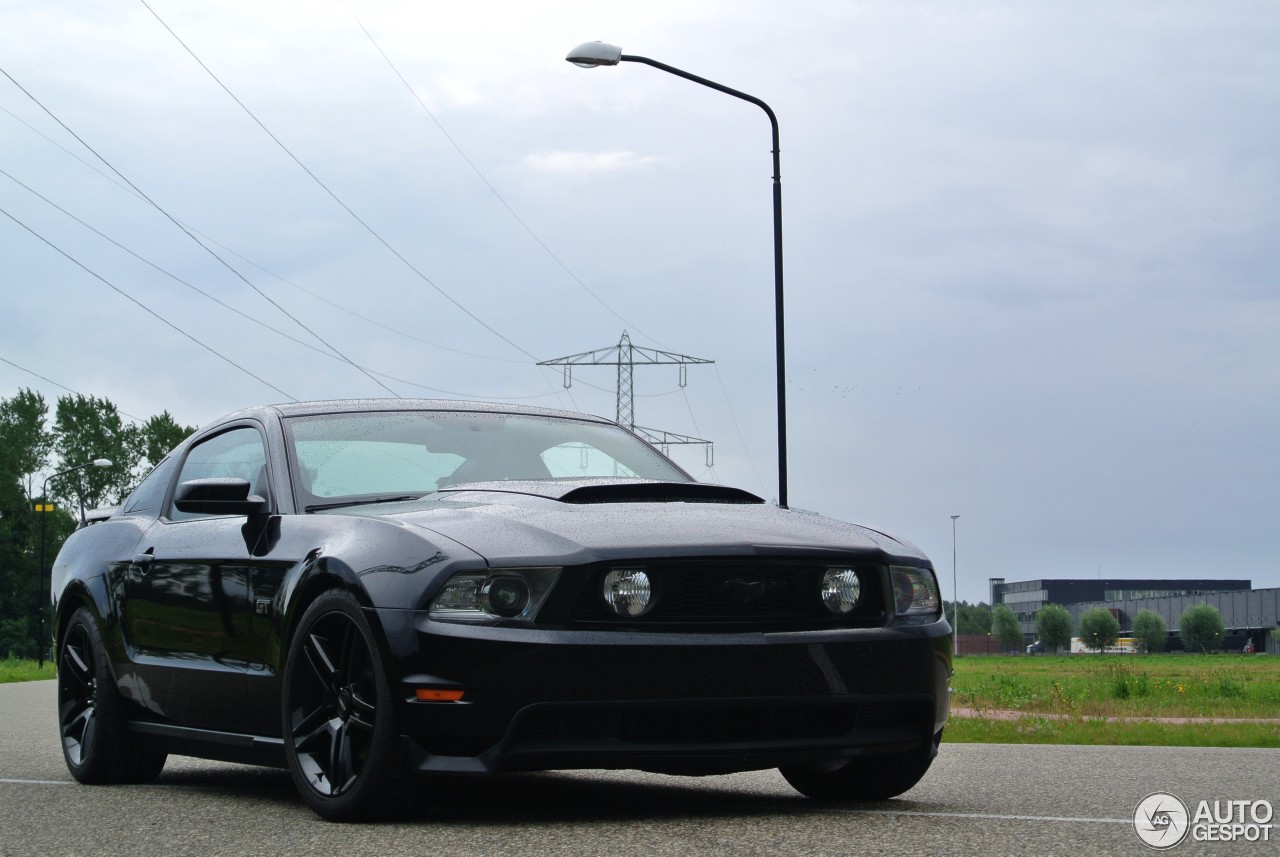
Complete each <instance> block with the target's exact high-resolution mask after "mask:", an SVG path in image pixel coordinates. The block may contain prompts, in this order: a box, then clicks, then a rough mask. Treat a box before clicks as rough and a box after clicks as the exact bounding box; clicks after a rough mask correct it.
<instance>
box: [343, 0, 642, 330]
mask: <svg viewBox="0 0 1280 857" xmlns="http://www.w3.org/2000/svg"><path fill="white" fill-rule="evenodd" d="M343 5H344V6H346V8H347V12H349V13H350V14H351V17H352V18H353V19H355V22H356V25H357V26H358V27H360V29H361V30H362V31H364V34H365V36H367V37H368V39H369V41H370V42H371V43H372V44H373V47H374V48H375V49H376V50H377V51H378V53H379V54H381V55H382V58H383V59H384V60H386V63H387V65H388V66H389V67H390V68H391V71H392V72H393V73H394V74H395V76H396V77H398V78H399V79H400V82H401V83H403V84H404V88H405V89H407V90H409V94H410V95H412V96H413V99H414V100H415V101H417V102H418V106H419V107H421V108H422V110H423V112H424V113H426V114H427V116H429V117H430V118H431V121H432V122H434V123H435V125H436V127H437V128H439V129H440V133H441V134H443V135H444V138H445V139H446V140H448V141H449V144H450V145H451V146H453V148H454V150H455V151H457V153H458V155H459V156H461V158H462V160H464V161H466V162H467V166H469V167H471V171H472V172H474V173H475V174H476V176H477V177H479V179H480V181H482V182H484V186H485V187H487V188H488V189H489V191H490V193H492V194H493V195H494V196H495V197H497V199H498V202H500V203H502V207H503V208H505V209H506V210H507V212H508V213H509V214H510V215H511V216H512V217H514V218H515V221H516V223H519V224H520V226H521V227H522V228H523V229H524V231H525V232H527V233H529V237H530V238H532V239H533V240H534V242H535V243H536V244H537V245H538V246H539V247H541V248H542V249H543V250H544V251H546V254H547V255H548V256H550V257H551V258H552V259H553V260H554V261H555V263H556V264H557V265H559V266H560V268H561V269H562V270H563V271H564V272H565V273H566V274H568V275H569V278H570V279H572V280H573V281H574V282H575V283H577V284H578V285H579V286H581V287H582V290H583V291H585V292H586V293H587V294H589V295H591V297H593V298H595V300H596V302H597V303H599V304H600V306H602V307H604V308H605V309H606V310H608V311H609V312H610V313H611V314H612V315H613V317H614V318H616V319H618V320H619V321H621V322H623V323H624V324H626V325H627V327H628V328H629V329H631V330H634V331H636V333H639V334H640V335H641V336H643V337H644V338H645V339H648V340H650V341H651V342H655V343H657V344H658V345H662V343H661V342H658V340H656V339H654V338H653V337H652V336H650V335H649V334H647V333H645V332H644V331H643V330H641V329H640V328H639V327H638V326H637V325H636V324H635V323H634V322H631V321H629V320H628V319H626V318H623V317H622V315H621V314H619V313H618V311H617V310H615V309H614V308H613V307H611V306H609V304H607V303H605V300H604V298H602V297H600V296H599V295H598V294H596V293H595V292H594V291H593V290H592V289H591V287H590V286H588V285H587V284H586V283H584V282H583V281H582V279H581V278H580V277H579V276H578V275H577V274H575V273H574V272H573V271H572V270H570V268H569V266H568V265H566V264H565V263H564V261H563V260H562V259H561V258H560V257H559V256H557V255H556V254H555V253H554V252H553V251H552V249H551V248H550V247H548V246H547V245H546V243H545V242H544V241H543V240H542V239H541V238H539V237H538V234H537V233H536V232H534V231H533V228H532V227H531V226H529V224H528V223H526V222H525V221H524V218H523V217H521V216H520V215H519V214H517V213H516V210H515V209H514V208H512V207H511V205H510V203H508V202H507V200H506V199H505V198H504V197H503V196H502V194H501V193H499V192H498V189H497V188H496V187H494V186H493V185H492V184H491V183H490V181H489V180H488V179H487V178H485V175H484V173H482V172H480V168H479V167H477V166H476V165H475V162H473V161H472V160H471V158H469V157H467V153H466V152H464V151H463V150H462V147H461V146H459V145H458V141H457V140H455V139H453V136H452V135H451V134H450V133H449V132H448V131H447V130H445V127H444V124H443V123H441V121H440V120H439V119H438V118H437V117H436V115H435V114H434V113H432V112H431V108H429V107H427V105H426V102H424V101H423V100H422V97H421V96H419V95H418V93H417V91H415V90H414V88H413V87H412V86H411V85H410V84H409V81H408V80H406V79H405V76H404V75H403V74H401V73H400V69H398V68H396V64H395V63H393V62H392V61H391V57H389V56H387V52H386V51H384V50H383V49H382V45H380V44H378V41H377V39H375V38H374V37H373V34H372V33H370V32H369V30H368V28H367V27H365V25H364V23H363V22H362V21H361V20H360V18H359V17H357V16H356V13H355V12H352V11H351V7H350V6H348V5H347V4H345V3H344V4H343ZM663 347H664V348H665V347H666V346H663Z"/></svg>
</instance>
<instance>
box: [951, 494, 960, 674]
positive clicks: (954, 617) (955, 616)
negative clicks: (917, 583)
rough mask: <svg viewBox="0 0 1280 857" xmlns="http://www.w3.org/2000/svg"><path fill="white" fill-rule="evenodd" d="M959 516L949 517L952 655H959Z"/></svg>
mask: <svg viewBox="0 0 1280 857" xmlns="http://www.w3.org/2000/svg"><path fill="white" fill-rule="evenodd" d="M959 517H960V516H959V515H952V516H951V598H952V601H951V625H952V627H951V640H952V642H953V643H954V644H955V645H954V646H953V647H952V654H954V655H959V654H960V591H959V587H958V586H957V583H956V582H957V581H958V580H959V578H958V577H956V519H957V518H959Z"/></svg>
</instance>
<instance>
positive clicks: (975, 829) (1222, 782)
mask: <svg viewBox="0 0 1280 857" xmlns="http://www.w3.org/2000/svg"><path fill="white" fill-rule="evenodd" d="M54 723H55V717H54V683H53V682H47V681H46V682H34V683H29V684H11V685H0V854H2V855H41V856H42V857H49V855H86V857H90V855H91V856H92V857H102V855H114V854H128V855H151V854H154V855H163V857H180V855H200V857H204V855H249V854H254V855H259V854H260V855H271V857H282V855H292V854H314V855H334V857H348V856H349V857H356V855H366V854H367V855H387V854H403V855H406V857H408V855H414V857H417V855H459V857H461V855H522V857H523V855H538V854H555V855H593V857H594V855H631V854H634V855H668V854H669V855H677V857H694V855H714V857H729V855H748V854H750V855H755V854H761V855H764V854H767V855H790V854H796V855H806V857H807V855H857V854H877V855H879V854H884V855H895V854H903V855H914V854H921V855H924V854H928V855H939V854H942V855H969V854H973V855H983V857H996V855H1005V854H1007V855H1018V857H1023V855H1069V857H1103V855H1112V854H1125V855H1133V854H1144V853H1152V854H1154V853H1158V852H1155V851H1152V850H1150V849H1148V848H1147V847H1146V846H1145V845H1143V844H1142V843H1141V842H1140V841H1139V840H1138V838H1137V835H1136V834H1135V833H1134V830H1133V827H1132V824H1131V818H1132V815H1133V811H1134V808H1135V807H1136V806H1137V804H1138V802H1139V801H1140V800H1141V799H1142V798H1143V797H1145V796H1146V795H1148V794H1150V793H1152V792H1157V791H1163V792H1170V793H1172V794H1175V795H1177V796H1179V797H1181V798H1182V799H1183V800H1184V801H1185V802H1187V803H1188V804H1190V805H1192V806H1193V807H1194V802H1198V801H1199V800H1202V799H1205V800H1213V799H1215V798H1216V799H1220V800H1256V799H1266V800H1269V801H1271V803H1272V805H1273V806H1280V750H1221V749H1208V748H1171V747H1138V748H1129V747H1052V746H1014V745H973V744H951V745H948V744H945V743H944V744H943V747H942V752H941V755H940V756H939V758H938V760H937V761H936V762H935V763H934V766H933V768H932V769H931V770H930V772H929V774H928V776H926V778H925V780H924V781H923V782H922V783H921V784H920V785H918V786H917V787H916V788H915V789H913V790H912V791H910V792H908V793H907V794H906V795H904V796H903V797H901V798H899V799H897V800H894V801H888V802H885V803H879V804H873V805H869V806H866V807H862V808H852V807H827V806H819V805H817V804H814V803H812V802H810V801H808V800H806V799H804V798H802V797H800V796H799V795H797V794H796V793H795V792H793V791H792V789H791V788H790V786H788V785H787V783H786V782H785V781H784V780H783V779H782V777H780V776H779V775H778V774H777V773H776V772H772V771H767V772H760V773H752V774H738V775H735V776H727V777H710V778H705V779H686V778H678V777H664V776H657V775H651V774H641V773H630V772H624V773H616V772H603V771H586V772H574V773H564V774H560V773H557V774H519V775H509V776H503V777H495V778H490V779H486V780H477V781H471V780H468V781H450V782H449V783H448V784H447V785H444V786H439V787H437V788H435V789H434V790H432V791H431V792H429V793H427V794H426V795H425V797H424V806H423V807H422V808H421V810H420V811H419V812H417V813H416V814H414V815H413V816H412V817H410V818H408V819H406V820H403V821H401V822H399V823H395V824H377V825H338V824H330V823H327V822H324V821H321V820H319V819H318V818H317V817H316V816H314V815H313V814H312V813H311V811H310V810H309V809H307V808H306V806H304V805H303V803H302V802H301V800H300V799H299V798H298V797H297V796H296V795H295V793H294V791H293V787H292V784H291V783H290V781H289V778H288V776H287V775H286V774H285V773H284V772H282V771H274V770H267V769H260V768H250V767H244V766H239V765H227V764H219V763H210V762H202V761H198V760H191V759H179V758H171V759H170V761H169V764H168V765H167V766H166V768H165V771H164V773H163V774H162V775H161V777H160V779H159V780H158V781H157V782H156V783H155V784H153V785H147V786H113V787H89V786H81V785H78V784H75V783H74V782H73V781H72V780H71V778H70V776H69V775H68V774H67V771H66V768H65V767H64V765H63V762H62V755H61V752H60V750H59V747H58V740H57V734H56V728H55V725H54ZM1277 820H1278V821H1280V819H1277ZM1273 832H1274V833H1276V834H1277V837H1278V838H1280V829H1277V830H1275V831H1273ZM1170 853H1173V854H1243V855H1257V857H1261V855H1266V854H1276V853H1280V845H1278V844H1277V842H1275V841H1273V842H1270V843H1267V844H1262V843H1247V842H1236V843H1229V844H1228V843H1197V842H1192V841H1190V840H1187V841H1184V842H1183V843H1182V844H1181V845H1179V846H1177V847H1176V848H1175V849H1173V851H1172V852H1170Z"/></svg>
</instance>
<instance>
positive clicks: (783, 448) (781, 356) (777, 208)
mask: <svg viewBox="0 0 1280 857" xmlns="http://www.w3.org/2000/svg"><path fill="white" fill-rule="evenodd" d="M565 59H566V60H568V61H569V62H571V63H573V64H574V65H576V66H578V67H579V68H596V67H597V66H612V65H617V64H618V63H620V62H638V63H643V64H645V65H649V66H653V67H654V68H656V69H661V70H662V71H665V72H667V73H669V74H674V75H675V76H676V77H683V78H684V79H685V80H691V81H693V82H694V83H699V84H702V85H703V86H706V87H710V88H711V89H714V90H717V91H719V92H723V93H725V94H726V95H732V96H733V97H734V98H741V99H742V100H743V101H749V102H751V103H752V104H754V105H756V106H757V107H759V108H760V109H761V110H763V111H764V112H765V115H767V116H768V117H769V125H770V127H771V128H772V129H773V306H774V339H775V346H774V348H775V351H774V353H775V359H776V362H777V374H778V394H777V397H778V505H779V506H781V507H782V508H783V509H785V508H787V388H786V347H785V346H786V344H785V341H784V336H783V330H784V325H783V311H782V166H781V159H780V156H779V152H780V150H779V148H778V117H776V116H774V115H773V110H772V109H770V107H769V105H768V104H765V103H764V102H763V101H761V100H760V99H759V98H756V97H755V96H753V95H747V94H746V93H745V92H739V91H738V90H736V89H730V88H729V87H727V86H725V85H724V84H720V83H716V82H715V81H712V80H707V79H706V78H705V77H698V76H697V75H696V74H690V73H689V72H687V71H682V70H681V69H678V68H675V67H673V66H669V65H666V64H665V63H660V62H658V61H657V60H651V59H649V58H648V57H640V56H633V55H630V54H624V53H623V52H622V48H620V47H618V46H617V45H610V44H607V43H605V42H584V43H583V44H581V45H578V46H577V47H576V48H574V49H573V50H571V51H569V54H568V56H566V57H565Z"/></svg>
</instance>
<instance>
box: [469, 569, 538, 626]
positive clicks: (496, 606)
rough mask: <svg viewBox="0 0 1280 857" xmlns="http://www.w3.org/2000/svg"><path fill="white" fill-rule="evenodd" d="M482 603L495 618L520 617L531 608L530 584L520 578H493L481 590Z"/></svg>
mask: <svg viewBox="0 0 1280 857" xmlns="http://www.w3.org/2000/svg"><path fill="white" fill-rule="evenodd" d="M480 602H481V603H482V604H483V605H484V609H485V610H487V611H488V612H490V613H492V614H493V615H494V616H502V617H503V618H510V617H512V616H519V615H520V614H521V613H523V612H524V609H525V608H526V607H528V606H529V584H527V583H525V582H524V579H523V578H520V577H491V578H489V579H488V580H486V581H485V583H484V586H483V587H481V589H480Z"/></svg>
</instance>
